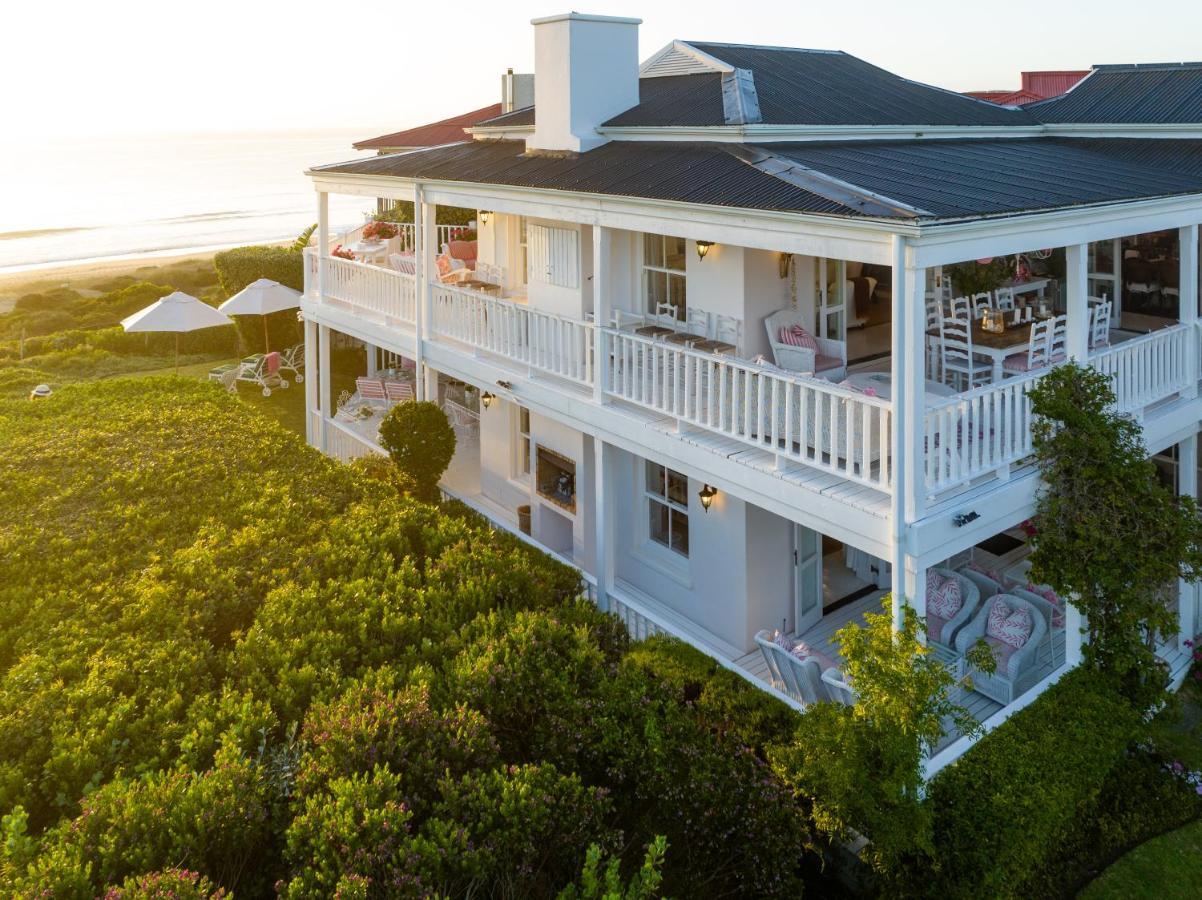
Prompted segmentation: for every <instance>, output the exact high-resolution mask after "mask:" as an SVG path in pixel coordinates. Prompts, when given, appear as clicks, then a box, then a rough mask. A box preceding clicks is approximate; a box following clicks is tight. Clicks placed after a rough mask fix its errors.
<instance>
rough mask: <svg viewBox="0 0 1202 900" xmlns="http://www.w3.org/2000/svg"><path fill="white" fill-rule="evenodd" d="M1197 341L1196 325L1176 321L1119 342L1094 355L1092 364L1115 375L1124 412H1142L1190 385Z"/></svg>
mask: <svg viewBox="0 0 1202 900" xmlns="http://www.w3.org/2000/svg"><path fill="white" fill-rule="evenodd" d="M1191 341H1197V336H1196V334H1195V328H1194V326H1193V325H1184V324H1179V325H1173V326H1172V327H1169V328H1162V329H1160V330H1159V331H1153V332H1151V333H1150V334H1145V335H1142V336H1141V337H1137V338H1134V339H1133V340H1130V341H1124V342H1123V343H1121V344H1115V345H1114V346H1113V347H1109V348H1107V349H1105V350H1102V351H1099V352H1098V353H1095V354H1094V355H1093V356H1091V357H1090V360H1089V362H1090V365H1092V366H1093V367H1094V368H1095V369H1097V370H1098V371H1099V372H1101V373H1102V374H1103V375H1109V376H1110V377H1111V386H1112V387H1113V389H1114V393H1115V396H1116V397H1117V398H1118V408H1119V410H1120V411H1121V412H1127V413H1139V412H1142V411H1143V410H1145V409H1147V408H1148V407H1149V406H1151V405H1152V404H1154V403H1159V402H1160V401H1162V400H1166V399H1168V398H1169V397H1171V396H1173V395H1174V394H1176V393H1179V392H1180V391H1182V390H1184V389H1185V388H1186V387H1188V386H1189V385H1190V380H1191V378H1192V379H1194V380H1195V381H1194V383H1196V379H1197V377H1198V373H1197V372H1190V371H1189V365H1190V362H1189V361H1190V355H1191V354H1190V352H1189V344H1190V342H1191Z"/></svg>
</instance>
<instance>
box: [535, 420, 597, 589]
mask: <svg viewBox="0 0 1202 900" xmlns="http://www.w3.org/2000/svg"><path fill="white" fill-rule="evenodd" d="M608 446H609V445H608V444H606V443H605V441H604V440H602V439H601V437H600V436H597V437H594V438H593V479H594V486H593V487H594V490H593V494H594V496H595V498H596V499H595V500H594V505H595V508H596V520H595V522H594V526H595V527H594V529H593V531H594V540H595V541H596V544H595V546H594V559H595V561H596V562H595V568H596V571H595V572H594V575H595V577H596V579H597V608H598V609H600V610H601V611H602V612H608V611H609V589H610V586H611V585H612V584H613V577H614V576H613V572H614V563H613V542H612V540H611V535H610V529H611V528H612V527H613V497H612V496H611V494H612V492H611V491H610V489H609V473H608V472H607V471H606V468H607V467H608V465H609V460H610V457H611V455H612V454H610V453H608V452H607V449H608ZM532 471H533V470H532Z"/></svg>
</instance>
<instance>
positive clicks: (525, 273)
mask: <svg viewBox="0 0 1202 900" xmlns="http://www.w3.org/2000/svg"><path fill="white" fill-rule="evenodd" d="M517 219H518V233H517V240H516V242H515V243H516V244H517V248H518V266H517V269H518V271H519V272H521V273H522V287H525V286H526V285H527V284H529V283H530V271H529V266H530V263H529V259H530V257H529V254H528V253H527V252H526V246H527V244H526V242H527V233H526V229H527V227H528V225H529V220H528V219H527V218H526V217H525V216H518V217H517Z"/></svg>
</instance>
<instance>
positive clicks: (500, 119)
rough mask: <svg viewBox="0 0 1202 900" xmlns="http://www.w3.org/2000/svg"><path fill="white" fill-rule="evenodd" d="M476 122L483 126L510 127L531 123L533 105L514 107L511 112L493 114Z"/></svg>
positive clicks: (532, 122) (532, 120)
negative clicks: (491, 116)
mask: <svg viewBox="0 0 1202 900" xmlns="http://www.w3.org/2000/svg"><path fill="white" fill-rule="evenodd" d="M476 124H477V125H480V126H482V127H485V128H502V127H506V128H511V127H517V126H521V125H533V124H534V107H533V106H523V107H522V108H521V109H515V110H514V111H513V112H510V113H505V114H504V115H501V116H494V117H493V118H491V119H485V120H484V121H481V122H477V123H476Z"/></svg>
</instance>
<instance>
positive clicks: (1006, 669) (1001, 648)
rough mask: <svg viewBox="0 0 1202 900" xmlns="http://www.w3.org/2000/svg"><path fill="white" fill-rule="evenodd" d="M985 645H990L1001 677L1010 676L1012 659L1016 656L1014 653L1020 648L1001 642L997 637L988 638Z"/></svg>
mask: <svg viewBox="0 0 1202 900" xmlns="http://www.w3.org/2000/svg"><path fill="white" fill-rule="evenodd" d="M985 643H986V644H988V645H989V649H990V650H992V651H993V661H994V662H995V663H997V671H998V673H999V674H1001V675H1009V674H1010V657H1011V656H1013V655H1014V651H1015V650H1017V649H1018V648H1017V647H1015V646H1013V645H1011V644H1007V643H1006V642H1005V641H999V640H998V639H997V638H995V637H986V638H985Z"/></svg>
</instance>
